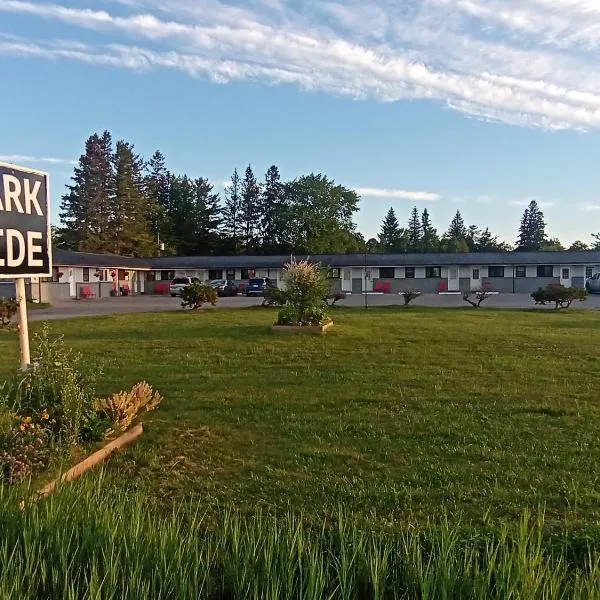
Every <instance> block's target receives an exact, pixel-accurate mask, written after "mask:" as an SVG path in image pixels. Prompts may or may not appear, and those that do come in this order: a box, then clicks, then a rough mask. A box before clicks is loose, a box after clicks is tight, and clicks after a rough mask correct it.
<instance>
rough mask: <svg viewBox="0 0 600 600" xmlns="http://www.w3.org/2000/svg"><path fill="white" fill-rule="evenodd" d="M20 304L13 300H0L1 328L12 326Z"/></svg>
mask: <svg viewBox="0 0 600 600" xmlns="http://www.w3.org/2000/svg"><path fill="white" fill-rule="evenodd" d="M18 308H19V303H18V302H17V301H16V300H15V299H13V298H0V328H6V327H8V326H9V325H10V321H11V319H12V318H13V317H14V315H15V314H16V313H17V310H18Z"/></svg>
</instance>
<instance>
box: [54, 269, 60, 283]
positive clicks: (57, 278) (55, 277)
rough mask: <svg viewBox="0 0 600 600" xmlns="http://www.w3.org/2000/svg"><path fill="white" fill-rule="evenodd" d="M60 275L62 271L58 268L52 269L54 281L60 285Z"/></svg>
mask: <svg viewBox="0 0 600 600" xmlns="http://www.w3.org/2000/svg"><path fill="white" fill-rule="evenodd" d="M59 273H60V271H59V270H58V267H52V281H54V282H55V283H58V280H59V279H60V277H59V276H58V274H59Z"/></svg>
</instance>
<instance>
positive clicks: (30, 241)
mask: <svg viewBox="0 0 600 600" xmlns="http://www.w3.org/2000/svg"><path fill="white" fill-rule="evenodd" d="M50 245H51V241H50V195H49V192H48V174H47V173H42V172H41V171H33V170H31V169H26V168H25V167H17V166H15V165H10V164H6V163H1V162H0V279H8V278H10V279H14V278H18V277H50V276H51V271H52V255H51V247H50Z"/></svg>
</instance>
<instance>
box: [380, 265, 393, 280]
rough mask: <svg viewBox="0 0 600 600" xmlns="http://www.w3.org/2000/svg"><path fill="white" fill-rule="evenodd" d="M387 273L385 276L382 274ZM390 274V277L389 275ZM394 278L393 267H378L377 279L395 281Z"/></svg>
mask: <svg viewBox="0 0 600 600" xmlns="http://www.w3.org/2000/svg"><path fill="white" fill-rule="evenodd" d="M382 271H383V272H384V273H387V274H386V275H383V274H382ZM390 273H391V275H390ZM395 278H396V269H395V268H394V267H379V279H395Z"/></svg>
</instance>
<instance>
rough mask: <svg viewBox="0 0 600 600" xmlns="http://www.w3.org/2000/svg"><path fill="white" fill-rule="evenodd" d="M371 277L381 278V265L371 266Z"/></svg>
mask: <svg viewBox="0 0 600 600" xmlns="http://www.w3.org/2000/svg"><path fill="white" fill-rule="evenodd" d="M369 270H370V271H371V279H379V267H369Z"/></svg>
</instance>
